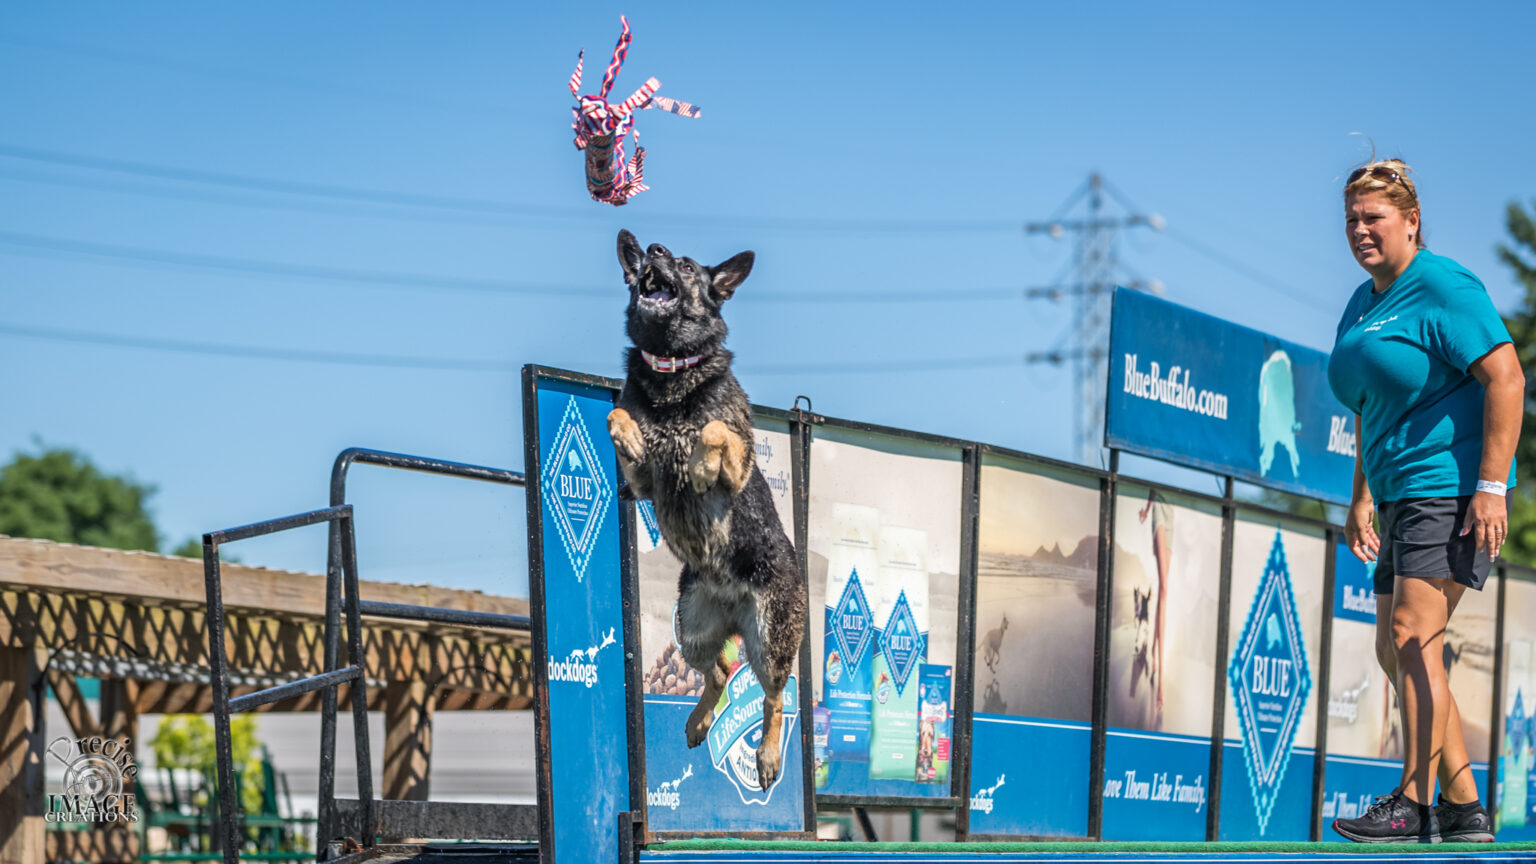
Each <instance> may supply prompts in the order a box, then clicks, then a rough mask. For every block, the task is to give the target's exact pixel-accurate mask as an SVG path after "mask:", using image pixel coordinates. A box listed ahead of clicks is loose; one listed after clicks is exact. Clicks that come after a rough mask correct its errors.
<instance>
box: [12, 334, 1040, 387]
mask: <svg viewBox="0 0 1536 864" xmlns="http://www.w3.org/2000/svg"><path fill="white" fill-rule="evenodd" d="M0 334H6V335H10V336H19V337H22V338H26V339H40V340H45V341H50V342H67V343H73V344H82V345H93V346H97V347H107V348H122V349H130V350H139V351H161V352H168V353H176V354H197V355H202V356H210V357H234V358H242V359H256V360H279V361H287V362H295V363H324V364H331V365H344V366H370V367H381V368H390V369H419V370H426V371H435V372H493V373H510V372H517V371H518V370H520V369H521V368H522V364H519V363H507V362H501V361H495V360H473V359H462V358H451V357H406V356H401V355H395V354H368V353H358V352H347V351H313V350H306V349H299V348H267V347H263V346H257V345H228V344H223V343H215V342H198V341H192V340H179V339H150V338H146V337H141V336H121V335H118V334H114V333H100V332H89V331H83V330H65V329H58V328H50V327H29V326H25V325H21V324H8V323H4V322H0ZM1020 362H1021V358H1019V357H1017V356H990V357H959V358H948V359H944V358H938V359H931V360H921V361H917V360H909V361H900V360H899V361H891V362H880V361H874V362H859V363H844V362H841V361H824V362H811V363H768V364H764V365H761V366H753V365H747V364H744V365H742V366H741V367H740V368H739V369H738V371H739V372H742V373H743V374H754V375H843V374H864V373H912V372H923V371H946V372H948V371H958V370H964V369H983V368H991V367H999V366H1012V365H1019V364H1020Z"/></svg>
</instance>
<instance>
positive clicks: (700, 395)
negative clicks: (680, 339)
mask: <svg viewBox="0 0 1536 864" xmlns="http://www.w3.org/2000/svg"><path fill="white" fill-rule="evenodd" d="M684 374H687V373H684ZM669 383H671V382H669ZM678 383H681V382H678ZM731 385H735V381H734V380H731V381H729V382H724V381H722V382H720V383H719V384H718V385H716V386H715V387H708V388H702V389H701V390H699V391H693V392H689V393H687V394H686V395H683V396H682V397H681V398H676V397H677V396H678V394H676V393H666V392H663V393H652V394H650V395H651V396H652V399H653V400H654V401H651V403H650V404H648V405H646V406H644V407H643V408H642V409H641V410H640V411H639V413H638V416H637V417H636V420H637V422H638V423H639V424H640V431H641V434H642V435H643V436H644V438H645V447H646V451H647V462H648V467H649V468H650V471H651V499H652V503H653V504H654V506H655V508H656V520H657V522H658V523H659V525H660V527H661V535H662V537H663V538H665V540H666V542H667V546H668V547H670V548H671V549H672V553H673V554H674V555H676V556H677V557H678V559H679V560H681V561H682V562H683V563H685V564H688V565H690V566H691V567H693V568H694V570H696V571H698V573H699V575H700V576H702V577H704V578H705V579H708V580H718V581H720V582H722V583H725V582H734V581H735V580H733V579H731V577H730V560H729V556H730V550H731V544H730V536H731V511H732V508H733V506H734V503H735V500H734V498H733V497H732V495H731V494H730V492H728V491H726V490H725V489H724V488H721V487H720V486H715V487H712V488H710V489H708V490H706V491H705V492H703V493H699V492H695V491H694V490H693V486H692V485H691V483H690V481H689V477H688V461H689V457H691V456H692V455H693V450H694V447H695V446H696V445H697V444H698V441H699V431H700V430H701V429H703V428H704V424H706V423H708V422H709V421H711V420H721V421H723V422H724V423H725V424H726V425H727V426H729V427H730V429H731V431H732V432H734V433H736V434H737V435H738V436H740V437H741V438H742V440H743V441H745V442H747V443H748V445H749V446H750V443H751V441H752V422H751V417H750V415H749V414H747V413H746V411H744V410H741V408H739V407H738V406H745V405H747V401H746V396H745V394H742V393H740V388H739V385H738V386H736V387H735V388H734V389H735V390H736V392H735V393H731V392H729V391H730V390H731V389H732V387H731ZM722 391H724V392H722ZM668 396H672V397H674V399H667V397H668ZM657 397H661V398H660V399H657ZM631 413H635V412H631ZM752 470H753V471H754V472H755V471H756V470H757V467H756V465H755V464H754V466H753V468H752Z"/></svg>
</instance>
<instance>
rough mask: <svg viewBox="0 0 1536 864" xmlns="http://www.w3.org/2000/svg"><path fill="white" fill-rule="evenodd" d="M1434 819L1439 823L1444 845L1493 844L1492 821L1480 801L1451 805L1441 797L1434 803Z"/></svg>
mask: <svg viewBox="0 0 1536 864" xmlns="http://www.w3.org/2000/svg"><path fill="white" fill-rule="evenodd" d="M1435 819H1437V820H1438V821H1439V822H1440V839H1441V840H1443V841H1445V842H1446V843H1492V842H1493V820H1492V819H1490V818H1489V817H1488V811H1487V810H1485V809H1483V802H1481V801H1473V802H1472V803H1471V804H1452V803H1451V802H1449V801H1447V800H1445V796H1444V795H1441V796H1440V800H1439V801H1437V802H1435Z"/></svg>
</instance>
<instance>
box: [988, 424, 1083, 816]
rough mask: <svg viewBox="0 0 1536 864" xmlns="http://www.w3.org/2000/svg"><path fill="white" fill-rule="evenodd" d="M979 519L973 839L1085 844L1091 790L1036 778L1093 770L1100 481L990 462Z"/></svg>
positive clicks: (1007, 460) (1015, 462) (993, 459)
mask: <svg viewBox="0 0 1536 864" xmlns="http://www.w3.org/2000/svg"><path fill="white" fill-rule="evenodd" d="M980 512H981V519H980V526H979V528H980V530H979V536H978V538H977V541H978V550H977V560H978V568H977V569H978V573H977V585H976V645H975V652H976V664H975V669H976V672H975V674H976V682H975V688H974V694H975V695H974V700H975V701H974V711H975V713H974V715H973V716H974V725H973V730H972V733H971V734H972V749H973V750H974V751H975V752H977V753H985V754H987V757H986V759H985V760H984V767H983V764H981V763H979V764H978V765H977V766H976V767H975V768H973V769H972V771H971V787H972V788H971V790H970V802H969V803H970V811H971V812H970V829H971V833H973V834H980V835H1020V836H1037V837H1039V836H1058V837H1082V836H1085V835H1086V834H1087V832H1088V798H1089V791H1090V790H1089V788H1088V784H1087V783H1086V782H1077V783H1074V782H1071V780H1070V779H1068V780H1066V781H1064V782H1061V783H1058V784H1056V785H1055V786H1054V787H1053V789H1052V793H1051V795H1049V796H1045V797H1042V796H1038V795H1030V794H1027V793H1028V788H1029V787H1028V783H1027V781H1026V778H1030V777H1041V776H1047V777H1060V778H1087V776H1088V773H1089V752H1090V748H1091V745H1092V737H1093V736H1092V734H1091V728H1092V727H1091V725H1090V720H1091V716H1092V708H1093V635H1094V633H1093V631H1094V601H1095V599H1096V597H1097V590H1098V553H1099V484H1098V480H1097V478H1095V477H1093V476H1092V475H1086V474H1076V473H1071V472H1065V471H1060V470H1057V469H1052V468H1046V467H1044V466H1040V465H1037V464H1033V463H1028V462H1025V461H1022V460H1015V459H1010V458H1007V457H1002V456H993V455H990V454H989V455H988V456H986V457H985V459H984V460H983V463H982V468H981V502H980ZM1009 777H1012V778H1013V784H1014V785H1013V786H1012V787H1009V786H1008V785H1007V784H1008V778H1009Z"/></svg>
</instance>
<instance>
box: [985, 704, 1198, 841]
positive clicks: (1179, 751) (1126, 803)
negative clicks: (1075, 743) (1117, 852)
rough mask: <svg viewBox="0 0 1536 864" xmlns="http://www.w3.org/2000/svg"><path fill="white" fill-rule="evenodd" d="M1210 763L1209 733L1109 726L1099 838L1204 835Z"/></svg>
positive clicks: (1184, 837)
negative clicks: (1175, 732) (1145, 730)
mask: <svg viewBox="0 0 1536 864" xmlns="http://www.w3.org/2000/svg"><path fill="white" fill-rule="evenodd" d="M1210 768H1211V739H1210V738H1209V737H1196V736H1193V735H1174V734H1170V733H1167V732H1143V731H1141V730H1139V729H1117V728H1115V727H1113V726H1111V727H1110V728H1109V730H1108V738H1107V740H1106V741H1105V749H1104V839H1105V840H1191V841H1198V840H1204V839H1205V822H1206V819H1207V815H1206V805H1207V797H1206V796H1207V794H1208V792H1209V790H1210V786H1211V784H1210V780H1209V777H1208V773H1209V771H1210ZM971 774H972V776H973V777H974V776H975V775H976V769H974V768H973V769H971Z"/></svg>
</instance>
